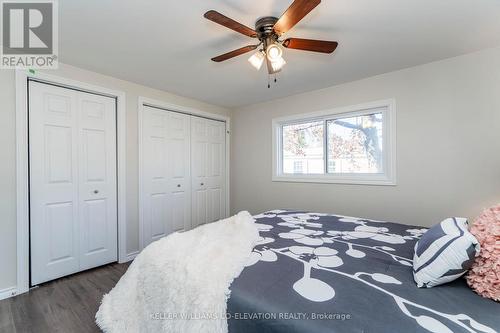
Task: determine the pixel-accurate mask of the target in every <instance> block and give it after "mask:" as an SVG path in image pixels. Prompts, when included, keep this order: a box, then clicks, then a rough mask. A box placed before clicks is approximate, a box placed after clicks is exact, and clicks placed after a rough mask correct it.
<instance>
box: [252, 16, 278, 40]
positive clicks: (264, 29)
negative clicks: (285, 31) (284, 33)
mask: <svg viewBox="0 0 500 333" xmlns="http://www.w3.org/2000/svg"><path fill="white" fill-rule="evenodd" d="M277 21H278V18H277V17H273V16H265V17H261V18H260V19H258V20H257V22H255V31H256V32H257V38H258V39H259V40H260V41H261V42H263V43H264V47H266V46H267V44H268V43H272V42H274V41H276V40H277V39H278V35H276V33H275V32H274V30H273V27H274V24H275V23H276V22H277Z"/></svg>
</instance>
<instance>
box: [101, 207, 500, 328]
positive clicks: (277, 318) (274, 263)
mask: <svg viewBox="0 0 500 333" xmlns="http://www.w3.org/2000/svg"><path fill="white" fill-rule="evenodd" d="M425 231H426V229H425V228H422V227H416V226H408V225H402V224H397V223H390V222H383V221H374V220H368V219H361V218H355V217H347V216H338V215H328V214H319V213H310V212H300V211H284V210H274V211H269V212H266V213H263V214H260V215H257V216H254V217H252V216H251V215H250V214H249V213H248V212H240V213H238V214H237V215H235V216H232V217H230V218H228V219H225V220H221V221H217V222H214V223H210V224H206V225H203V226H200V227H198V228H195V229H193V230H190V231H188V232H183V233H173V234H171V235H169V236H167V237H164V238H162V239H160V240H158V241H156V242H153V243H152V244H150V245H149V246H147V247H146V248H145V249H144V250H143V251H142V252H141V253H140V254H139V255H138V256H137V257H136V259H135V260H134V261H133V263H132V264H131V265H130V267H129V269H128V270H127V272H126V273H125V274H124V275H123V276H122V278H121V279H120V281H119V282H118V283H117V285H116V286H115V288H113V290H111V292H110V293H109V294H107V295H105V296H104V298H103V301H102V304H101V306H100V308H99V311H98V312H97V314H96V322H97V324H98V325H99V327H101V329H102V330H103V331H105V332H107V333H115V332H116V333H123V332H176V333H177V332H179V333H181V332H182V333H199V332H204V333H227V332H229V333H265V332H269V333H298V332H306V333H321V332H334V333H335V332H337V333H349V332H370V333H392V332H397V333H399V332H405V333H406V332H436V333H450V332H485V333H493V332H497V331H498V330H500V303H497V302H494V301H492V300H489V299H486V298H482V297H480V296H478V295H476V294H475V293H474V292H473V291H472V290H471V289H469V288H468V287H467V285H466V283H465V281H464V279H463V278H461V279H458V280H456V281H454V282H452V283H448V284H445V285H442V286H438V287H434V288H429V289H426V288H424V289H420V288H417V286H416V284H415V282H414V281H413V275H412V257H413V248H414V246H415V244H416V242H417V241H418V239H419V238H420V237H421V236H422V234H423V233H425Z"/></svg>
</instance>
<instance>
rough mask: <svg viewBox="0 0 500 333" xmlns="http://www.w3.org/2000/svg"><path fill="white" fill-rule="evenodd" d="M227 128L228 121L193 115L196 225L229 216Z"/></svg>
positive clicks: (193, 197) (192, 167) (193, 174)
mask: <svg viewBox="0 0 500 333" xmlns="http://www.w3.org/2000/svg"><path fill="white" fill-rule="evenodd" d="M225 132H226V124H225V123H224V122H221V121H216V120H210V119H205V118H200V117H195V116H192V117H191V147H192V148H191V161H192V163H191V172H192V214H193V225H194V226H198V225H201V224H205V223H209V222H214V221H217V220H219V219H221V218H224V217H226V195H225V191H226V189H225V181H226V177H225V167H226V162H225V161H226V157H225V137H226V136H225Z"/></svg>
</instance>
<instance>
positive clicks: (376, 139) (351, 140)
mask: <svg viewBox="0 0 500 333" xmlns="http://www.w3.org/2000/svg"><path fill="white" fill-rule="evenodd" d="M382 117H383V116H382V113H381V112H379V113H372V114H367V115H363V116H354V117H347V118H340V119H335V120H330V121H328V122H327V127H328V130H327V131H328V172H329V173H382V172H383V153H382V151H383V142H382V141H383V135H382V124H383V119H382Z"/></svg>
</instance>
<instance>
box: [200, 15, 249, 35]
mask: <svg viewBox="0 0 500 333" xmlns="http://www.w3.org/2000/svg"><path fill="white" fill-rule="evenodd" d="M203 16H205V18H206V19H209V20H210V21H213V22H215V23H218V24H220V25H223V26H225V27H226V28H229V29H232V30H234V31H236V32H239V33H240V34H243V35H246V36H248V37H257V33H256V32H255V30H253V29H251V28H249V27H247V26H246V25H243V24H241V23H239V22H236V21H235V20H233V19H230V18H229V17H227V16H224V15H222V14H221V13H219V12H216V11H215V10H209V11H208V12H206V13H205V15H203Z"/></svg>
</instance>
